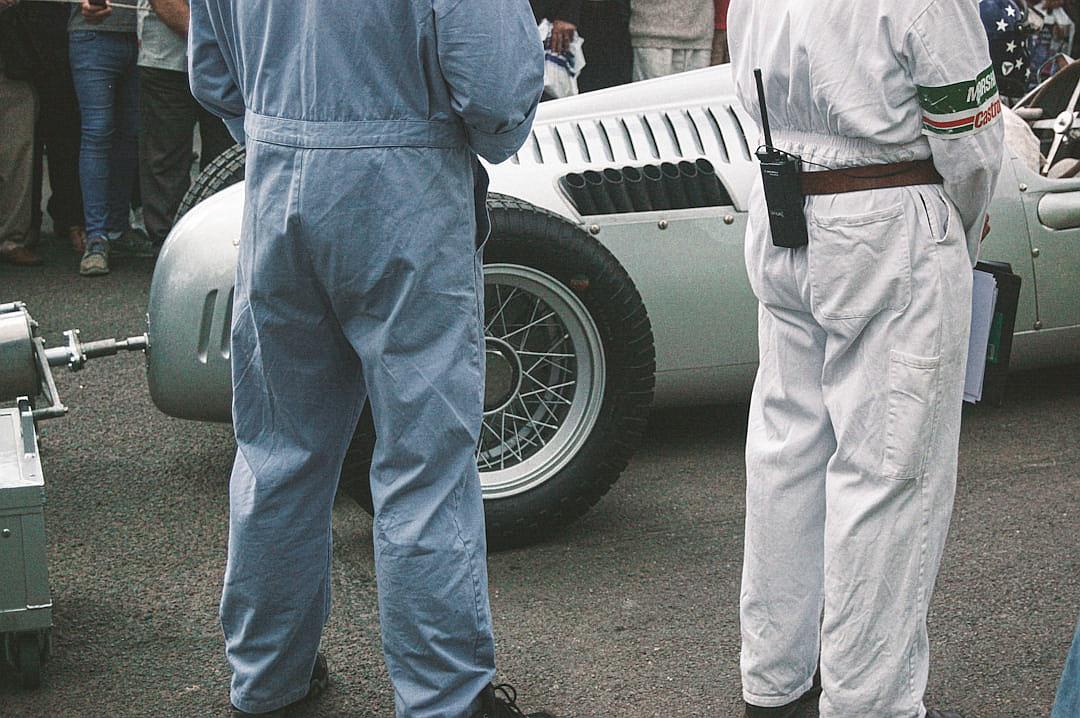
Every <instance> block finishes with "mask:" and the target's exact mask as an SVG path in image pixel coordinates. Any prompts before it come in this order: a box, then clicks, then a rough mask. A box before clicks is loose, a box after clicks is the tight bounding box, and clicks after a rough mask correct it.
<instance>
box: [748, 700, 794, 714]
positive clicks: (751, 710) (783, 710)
mask: <svg viewBox="0 0 1080 718" xmlns="http://www.w3.org/2000/svg"><path fill="white" fill-rule="evenodd" d="M746 718H807V715H806V711H805V710H803V704H802V702H801V701H792V702H791V703H788V704H787V705H783V706H776V707H775V708H762V707H761V706H754V705H750V704H749V703H747V704H746Z"/></svg>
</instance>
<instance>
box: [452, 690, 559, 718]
mask: <svg viewBox="0 0 1080 718" xmlns="http://www.w3.org/2000/svg"><path fill="white" fill-rule="evenodd" d="M472 718H556V717H555V715H554V714H552V713H548V712H547V711H539V712H537V713H526V712H525V711H523V710H521V708H519V707H518V704H517V691H515V690H514V687H513V686H511V685H509V684H507V683H503V684H501V685H497V686H495V685H491V686H488V687H487V688H485V689H484V692H483V693H481V694H480V710H479V711H477V712H476V713H474V714H473V716H472Z"/></svg>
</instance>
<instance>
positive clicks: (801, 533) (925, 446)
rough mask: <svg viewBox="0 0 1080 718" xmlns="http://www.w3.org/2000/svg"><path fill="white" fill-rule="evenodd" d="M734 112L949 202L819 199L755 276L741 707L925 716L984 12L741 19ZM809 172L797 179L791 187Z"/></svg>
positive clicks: (979, 127)
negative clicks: (929, 618)
mask: <svg viewBox="0 0 1080 718" xmlns="http://www.w3.org/2000/svg"><path fill="white" fill-rule="evenodd" d="M728 24H729V30H728V39H729V43H730V47H731V57H732V68H733V71H734V74H735V79H736V84H737V91H738V95H739V100H740V102H741V104H742V106H743V108H744V109H746V111H747V112H749V113H750V114H751V115H752V116H754V117H755V119H758V121H759V124H760V117H759V114H760V113H759V112H758V103H757V94H756V89H755V84H754V78H753V70H754V68H761V69H762V71H763V74H764V80H765V94H766V100H767V103H768V109H769V118H770V123H771V126H772V131H773V141H774V144H775V145H777V146H778V147H780V148H781V149H784V150H787V151H789V152H792V153H795V154H798V155H801V156H802V157H803V159H804V160H805V161H809V162H813V163H817V164H820V165H824V166H826V167H829V168H840V167H856V166H861V165H871V164H885V163H892V162H899V161H906V160H916V159H927V158H932V159H933V161H934V163H935V165H936V167H937V169H938V171H939V172H940V173H941V175H942V176H943V177H944V179H945V182H944V185H923V186H912V187H900V188H894V189H881V190H872V191H862V192H852V193H847V194H836V195H824V196H813V197H809V198H807V200H806V205H805V206H806V218H807V223H808V229H809V237H810V242H809V246H807V247H803V248H799V249H795V250H789V249H782V248H778V247H774V246H773V244H772V240H771V236H770V232H769V224H768V219H767V214H766V208H765V203H764V197H763V194H762V191H761V184H760V180H759V181H758V182H757V184H756V186H755V188H754V191H753V192H752V195H751V199H750V218H749V225H748V228H747V235H746V265H747V271H748V273H749V277H750V283H751V286H752V287H753V290H754V293H755V294H756V296H757V298H758V300H759V303H760V309H759V343H760V368H759V370H758V376H757V381H756V383H755V386H754V395H753V399H752V402H751V407H750V419H749V431H748V437H747V446H746V463H747V492H746V504H747V506H746V543H745V556H744V566H743V582H742V592H741V600H740V603H741V611H740V618H741V630H742V655H741V668H742V680H743V692H744V697H745V699H746V701H747V702H749V703H751V704H754V705H757V706H762V707H772V706H780V705H784V704H787V703H789V702H791V701H794V700H795V699H797V698H798V697H799V696H801V695H802V694H803V693H804V692H805V691H806V690H807V689H808V688H809V687H810V684H811V678H812V676H813V674H814V671H815V669H816V668H817V666H818V663H819V657H820V666H821V677H822V686H823V692H822V696H821V699H820V708H821V715H822V716H823V718H841V717H842V718H868V717H870V716H873V718H921V717H922V716H923V715H924V714H925V708H924V707H923V704H922V696H923V692H924V690H925V687H926V680H927V672H928V645H927V634H926V614H927V608H928V604H929V601H930V596H931V593H932V591H933V587H934V579H935V577H936V574H937V570H938V565H939V562H940V558H941V553H942V548H943V546H944V543H945V537H946V533H947V531H948V524H949V518H950V514H951V512H952V504H953V495H954V490H955V485H956V465H957V445H958V442H959V433H960V407H961V398H962V385H963V377H964V365H965V360H966V352H967V341H968V331H969V321H970V306H971V264H972V262H973V261H974V259H975V257H976V254H977V252H978V244H979V241H980V235H981V232H982V228H983V221H984V217H985V215H986V211H987V207H988V205H989V202H990V198H991V195H992V194H993V190H994V185H995V183H996V178H997V174H998V171H999V169H1000V166H1001V159H1002V147H1003V140H1002V123H1001V122H1000V120H999V119H998V117H999V113H1000V101H999V99H998V95H997V89H996V87H995V84H994V77H993V72H992V69H991V66H990V58H989V54H988V50H987V39H986V35H985V34H984V31H983V27H982V24H981V22H980V20H979V11H978V5H977V3H976V0H858V1H857V2H856V1H853V0H815V1H814V2H809V1H808V0H733V2H732V3H731V9H730V14H729V16H728ZM818 169H822V168H821V167H815V166H813V165H804V170H818Z"/></svg>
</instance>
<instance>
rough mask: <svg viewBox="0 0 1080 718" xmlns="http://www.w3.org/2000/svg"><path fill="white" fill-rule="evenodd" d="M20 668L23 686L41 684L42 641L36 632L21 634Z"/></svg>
mask: <svg viewBox="0 0 1080 718" xmlns="http://www.w3.org/2000/svg"><path fill="white" fill-rule="evenodd" d="M18 661H19V663H18V669H19V673H20V674H21V675H22V685H23V688H37V687H38V686H40V685H41V641H39V640H38V636H37V634H36V633H24V634H23V635H21V636H19V645H18Z"/></svg>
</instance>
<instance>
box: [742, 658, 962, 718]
mask: <svg viewBox="0 0 1080 718" xmlns="http://www.w3.org/2000/svg"><path fill="white" fill-rule="evenodd" d="M820 695H821V669H818V671H817V673H815V674H814V681H813V683H811V684H810V690H808V691H807V692H806V693H803V694H802V695H801V696H799V698H798V700H795V701H792V702H791V703H788V704H787V705H782V706H777V707H776V708H762V707H761V706H754V705H750V704H749V703H747V704H746V718H817V715H818V709H817V700H818V696H820ZM927 718H933V717H932V716H927ZM941 718H952V716H948V715H946V716H942V717H941Z"/></svg>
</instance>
